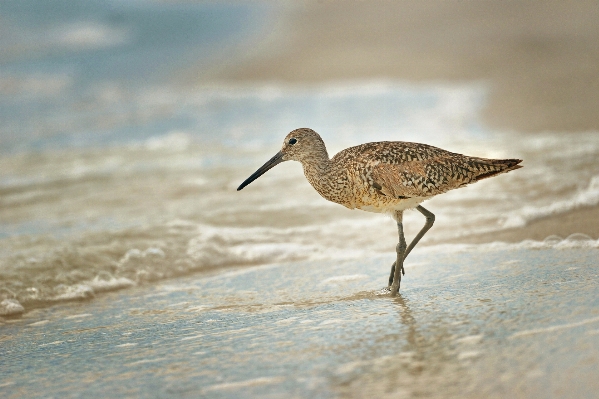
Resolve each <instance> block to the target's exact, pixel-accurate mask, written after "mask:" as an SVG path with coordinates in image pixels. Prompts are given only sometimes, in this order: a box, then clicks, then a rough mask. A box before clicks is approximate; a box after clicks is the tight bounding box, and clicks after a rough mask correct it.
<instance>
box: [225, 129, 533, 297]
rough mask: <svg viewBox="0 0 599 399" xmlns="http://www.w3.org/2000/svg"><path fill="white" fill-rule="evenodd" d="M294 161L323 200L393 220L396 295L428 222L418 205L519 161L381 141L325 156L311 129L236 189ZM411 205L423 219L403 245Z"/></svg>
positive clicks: (289, 140)
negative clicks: (405, 264) (406, 213)
mask: <svg viewBox="0 0 599 399" xmlns="http://www.w3.org/2000/svg"><path fill="white" fill-rule="evenodd" d="M290 160H294V161H299V162H301V164H302V166H303V168H304V175H305V176H306V178H307V179H308V181H309V182H310V184H311V185H312V187H314V189H315V190H316V191H318V193H319V194H320V195H321V196H322V197H324V198H325V199H327V200H329V201H332V202H336V203H338V204H341V205H343V206H345V207H347V208H349V209H356V208H357V209H361V210H364V211H368V212H377V213H388V214H390V215H391V216H392V217H393V218H394V219H395V221H396V222H397V230H398V232H399V243H398V244H397V246H396V248H395V250H396V252H397V258H396V260H395V262H394V263H393V265H392V266H391V274H390V275H389V289H390V291H391V294H392V295H396V294H397V291H398V290H399V284H400V282H401V275H402V274H405V271H404V267H403V262H404V260H405V259H406V257H407V256H408V254H409V253H410V252H411V251H412V249H414V246H416V244H418V241H420V239H422V237H423V236H424V234H425V233H426V232H427V231H428V230H429V229H430V228H431V227H432V226H433V223H434V221H435V215H433V213H432V212H429V211H428V210H426V209H425V208H424V207H423V206H421V205H420V203H421V202H422V201H424V200H427V199H429V198H432V197H434V196H435V195H438V194H441V193H444V192H446V191H449V190H453V189H454V188H459V187H464V186H465V185H467V184H470V183H474V182H477V181H479V180H482V179H486V178H487V177H491V176H496V175H499V174H501V173H506V172H509V171H511V170H514V169H518V168H521V167H522V166H520V165H518V164H519V163H520V162H522V160H520V159H486V158H477V157H469V156H466V155H461V154H456V153H453V152H449V151H445V150H442V149H440V148H437V147H433V146H430V145H426V144H419V143H409V142H402V141H381V142H376V143H366V144H362V145H358V146H356V147H350V148H347V149H345V150H343V151H341V152H339V153H338V154H337V155H335V156H334V157H333V158H329V154H328V153H327V149H326V147H325V145H324V141H323V140H322V138H321V137H320V135H319V134H318V133H316V132H315V131H314V130H312V129H307V128H302V129H296V130H294V131H292V132H291V133H289V134H288V135H287V137H285V140H284V142H283V148H281V151H279V152H278V153H277V154H276V155H275V156H274V157H272V158H271V159H270V160H269V161H268V162H266V163H265V164H264V165H262V167H260V169H258V170H257V171H256V172H254V173H253V174H252V175H251V176H250V177H248V178H247V179H246V180H245V181H244V182H243V183H241V185H240V186H239V187H238V188H237V191H239V190H241V189H243V188H244V187H245V186H247V185H248V184H250V183H251V182H253V181H254V180H256V179H257V178H258V177H260V176H262V175H263V174H264V173H265V172H266V171H268V170H269V169H271V168H272V167H274V166H275V165H277V164H279V163H281V162H284V161H290ZM412 208H416V210H418V211H419V212H420V213H422V214H423V215H424V217H425V218H426V223H425V224H424V227H423V228H422V229H421V230H420V232H419V233H418V234H417V235H416V237H414V239H413V240H412V242H411V243H410V245H408V246H406V240H405V237H404V233H403V221H402V219H403V211H404V210H406V209H412Z"/></svg>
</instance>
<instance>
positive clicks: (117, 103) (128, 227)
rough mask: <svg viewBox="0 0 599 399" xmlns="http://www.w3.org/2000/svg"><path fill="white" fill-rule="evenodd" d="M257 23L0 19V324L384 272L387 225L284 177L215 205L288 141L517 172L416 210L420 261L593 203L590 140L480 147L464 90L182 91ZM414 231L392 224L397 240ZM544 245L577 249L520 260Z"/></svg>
mask: <svg viewBox="0 0 599 399" xmlns="http://www.w3.org/2000/svg"><path fill="white" fill-rule="evenodd" d="M42 11H43V12H42ZM269 12H270V11H269V10H268V9H266V8H261V6H260V5H259V3H257V4H252V5H251V6H243V5H239V4H235V3H233V4H217V5H211V4H206V3H199V4H195V3H186V2H182V3H170V2H153V1H148V2H146V1H133V2H122V1H106V2H93V3H92V2H66V1H52V2H42V1H37V2H36V1H7V2H3V3H2V5H1V6H0V17H1V18H2V21H3V24H2V28H0V29H2V32H3V34H2V35H0V48H2V49H3V51H0V62H1V64H0V66H1V70H0V116H1V117H0V148H1V149H0V203H1V206H0V243H1V245H0V300H2V301H5V302H3V303H4V305H2V308H1V309H0V312H2V313H4V314H18V313H22V312H23V311H24V310H28V309H32V308H35V307H38V306H46V305H49V304H53V303H57V302H62V301H68V300H79V299H89V298H93V297H95V296H96V295H98V294H99V293H102V292H105V291H111V290H116V289H125V288H131V287H135V286H138V285H144V284H146V283H149V282H152V281H158V280H163V279H167V278H172V277H177V276H183V275H188V274H191V273H195V272H200V271H212V270H215V269H222V268H225V267H234V266H235V267H237V266H254V265H266V264H279V263H284V262H292V261H323V262H329V261H330V260H336V259H348V258H354V259H356V258H357V259H360V258H368V257H371V256H378V255H381V254H387V255H389V258H390V259H392V253H393V251H394V248H395V244H396V240H397V238H396V227H395V225H394V223H393V222H392V221H391V220H390V219H389V218H388V217H386V216H384V215H378V214H372V213H366V212H362V211H350V210H347V209H345V208H343V207H341V206H339V205H336V204H332V203H328V202H327V201H325V200H324V199H322V198H321V197H320V196H319V195H318V194H317V193H316V192H315V191H314V190H313V189H312V188H311V187H310V186H309V184H308V183H307V182H306V180H305V179H304V177H303V175H302V170H301V167H300V165H299V164H297V163H292V162H288V163H285V164H282V165H280V166H277V168H275V169H273V170H272V171H269V172H268V173H267V174H266V175H264V176H263V177H261V178H260V179H258V180H257V181H256V182H254V183H252V185H250V186H249V187H247V188H246V189H244V190H243V191H241V192H236V191H235V188H236V187H237V186H238V185H239V183H240V182H241V181H243V180H244V179H245V178H246V177H247V176H249V175H250V174H251V173H252V172H253V171H254V170H255V169H256V168H257V167H259V166H260V165H262V163H263V162H264V161H266V160H267V159H268V158H270V157H271V156H272V155H273V154H274V153H275V152H277V151H278V149H279V148H280V146H281V144H282V139H283V137H284V136H285V135H286V134H287V133H288V132H289V131H291V130H292V129H295V128H298V127H311V128H313V129H315V130H316V131H318V132H319V133H321V135H322V136H323V138H324V140H325V142H326V143H327V146H328V149H329V153H330V154H331V155H333V154H334V153H336V152H337V151H339V150H341V149H343V148H346V147H348V146H351V145H357V144H360V143H363V142H369V141H379V140H403V141H417V142H423V143H428V144H432V145H436V146H439V147H442V148H445V149H448V150H451V151H455V152H461V153H465V154H469V155H475V156H481V157H492V158H508V157H509V158H521V159H523V160H524V163H523V165H524V168H523V169H521V170H518V171H516V172H513V173H509V174H507V175H502V176H500V177H497V178H493V179H488V180H485V181H482V182H480V183H477V184H475V185H472V186H469V187H467V188H463V189H459V190H455V191H452V192H449V193H446V194H444V195H442V196H440V197H437V198H434V199H432V200H430V201H428V202H426V203H425V206H426V207H427V208H428V209H430V210H431V211H432V212H434V213H435V214H436V216H437V221H436V224H435V227H434V228H433V230H431V231H430V232H429V233H428V234H427V236H425V239H424V240H423V242H422V245H423V246H424V245H426V244H427V242H429V244H430V243H432V242H442V241H443V240H445V239H450V238H455V237H459V236H462V235H468V234H473V233H477V232H488V231H496V230H501V229H505V228H512V227H521V226H524V225H526V223H528V222H530V221H531V220H535V219H537V218H541V217H544V216H547V215H550V214H556V213H560V212H565V211H568V210H571V209H574V208H576V207H579V206H584V205H593V204H597V203H599V163H598V162H597V161H596V160H597V157H598V156H599V139H598V138H597V133H596V132H580V133H578V134H568V135H563V134H561V133H560V132H545V133H539V134H536V135H521V134H519V133H518V132H509V131H495V130H491V129H489V128H488V127H485V126H484V125H483V124H482V123H481V122H480V120H479V113H480V110H481V109H482V108H483V107H484V105H485V98H486V95H487V90H488V89H487V87H486V86H485V84H484V82H478V83H472V84H460V85H450V84H444V83H431V84H421V85H414V84H409V83H406V82H397V81H366V82H331V83H327V84H322V85H314V86H301V87H300V86H289V85H282V84H275V83H273V84H255V85H252V84H249V83H248V84H244V85H241V84H239V85H235V86H232V85H227V84H219V83H212V84H197V83H194V82H195V80H194V79H190V82H189V84H186V83H185V82H184V81H182V78H181V77H182V76H185V77H187V78H188V79H189V74H186V71H188V70H189V69H190V67H189V65H190V64H193V65H196V66H198V67H202V66H206V65H209V64H210V63H211V62H214V60H215V59H216V58H217V57H218V56H219V52H218V49H219V48H223V47H226V46H234V45H235V43H239V42H241V41H243V40H250V39H247V37H248V35H250V36H251V34H252V33H254V34H255V33H256V32H259V31H260V29H261V23H262V22H263V21H264V19H265V18H266V16H267V15H268V13H269ZM199 70H201V68H200V69H199ZM422 223H423V220H422V217H421V215H420V214H418V213H417V212H413V213H408V214H407V215H406V221H405V224H406V231H407V234H408V235H413V234H415V233H416V232H417V231H418V230H419V229H420V227H421V226H422ZM556 240H557V241H560V240H564V241H563V243H562V244H561V245H565V246H568V245H570V244H569V243H572V242H574V245H578V242H582V243H583V244H581V245H582V246H586V247H596V245H597V244H596V242H595V241H594V240H592V239H590V238H589V237H582V236H580V235H579V236H575V237H570V239H567V237H561V238H557V239H556V238H555V237H554V238H550V239H549V241H548V243H545V244H543V243H537V244H535V245H549V246H551V245H554V244H555V243H556V242H557V241H556ZM383 274H384V273H383Z"/></svg>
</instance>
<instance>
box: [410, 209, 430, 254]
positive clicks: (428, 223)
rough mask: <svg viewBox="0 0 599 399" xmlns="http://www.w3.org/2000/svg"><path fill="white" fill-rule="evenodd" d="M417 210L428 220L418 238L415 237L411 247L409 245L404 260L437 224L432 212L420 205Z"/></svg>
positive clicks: (417, 235)
mask: <svg viewBox="0 0 599 399" xmlns="http://www.w3.org/2000/svg"><path fill="white" fill-rule="evenodd" d="M416 210H417V211H418V212H420V213H422V214H423V215H424V217H425V218H426V222H425V223H424V226H423V227H422V229H420V231H419V232H418V234H416V237H414V239H413V240H412V242H411V243H410V245H408V249H406V254H405V256H404V259H405V258H407V257H408V255H409V254H410V252H412V250H413V249H414V247H415V246H416V244H418V241H420V239H421V238H422V237H424V235H425V234H426V232H427V231H429V230H430V228H431V227H433V223H435V215H434V214H433V213H432V212H430V211H428V210H427V209H425V208H424V207H423V206H421V205H418V206H417V207H416Z"/></svg>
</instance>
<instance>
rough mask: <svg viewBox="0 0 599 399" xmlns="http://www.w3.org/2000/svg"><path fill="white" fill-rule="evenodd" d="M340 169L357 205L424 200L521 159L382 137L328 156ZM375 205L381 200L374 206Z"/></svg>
mask: <svg viewBox="0 0 599 399" xmlns="http://www.w3.org/2000/svg"><path fill="white" fill-rule="evenodd" d="M331 161H332V164H333V165H334V166H333V167H334V168H335V169H337V168H344V169H346V171H347V174H348V180H349V182H350V185H352V187H351V188H352V189H351V190H349V191H351V192H353V194H350V195H353V196H354V197H355V198H353V199H352V200H353V201H354V202H355V207H358V208H363V209H364V207H363V206H361V205H366V206H369V205H370V204H368V203H367V202H373V204H372V205H374V206H382V205H380V204H381V203H384V204H386V205H385V207H388V206H389V205H391V203H389V201H390V200H392V201H396V200H404V201H405V200H409V199H410V198H422V200H424V199H426V198H428V197H432V196H434V195H437V194H441V193H444V192H446V191H449V190H452V189H454V188H458V187H462V186H465V185H467V184H470V183H474V182H476V181H478V180H481V179H485V178H487V177H491V176H495V175H498V174H501V173H505V172H508V171H511V170H514V169H518V168H521V166H519V165H518V163H520V162H521V160H519V159H486V158H478V157H470V156H466V155H462V154H457V153H453V152H450V151H446V150H443V149H441V148H437V147H433V146H430V145H426V144H420V143H410V142H401V141H381V142H375V143H366V144H361V145H358V146H355V147H350V148H347V149H345V150H343V151H341V152H339V153H338V154H337V155H335V156H334V157H333V158H332V160H331ZM376 204H379V205H376Z"/></svg>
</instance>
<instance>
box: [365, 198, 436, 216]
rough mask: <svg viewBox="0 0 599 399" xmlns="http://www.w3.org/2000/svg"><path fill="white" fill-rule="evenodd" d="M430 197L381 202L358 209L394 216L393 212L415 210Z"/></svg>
mask: <svg viewBox="0 0 599 399" xmlns="http://www.w3.org/2000/svg"><path fill="white" fill-rule="evenodd" d="M429 198H431V197H413V198H405V199H397V200H393V201H384V202H383V201H381V202H379V203H375V204H368V205H362V206H360V207H359V208H358V209H361V210H363V211H366V212H375V213H389V214H391V215H393V214H395V211H403V210H406V209H413V208H416V207H417V206H418V205H419V204H420V203H421V202H423V201H424V200H427V199H429Z"/></svg>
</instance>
